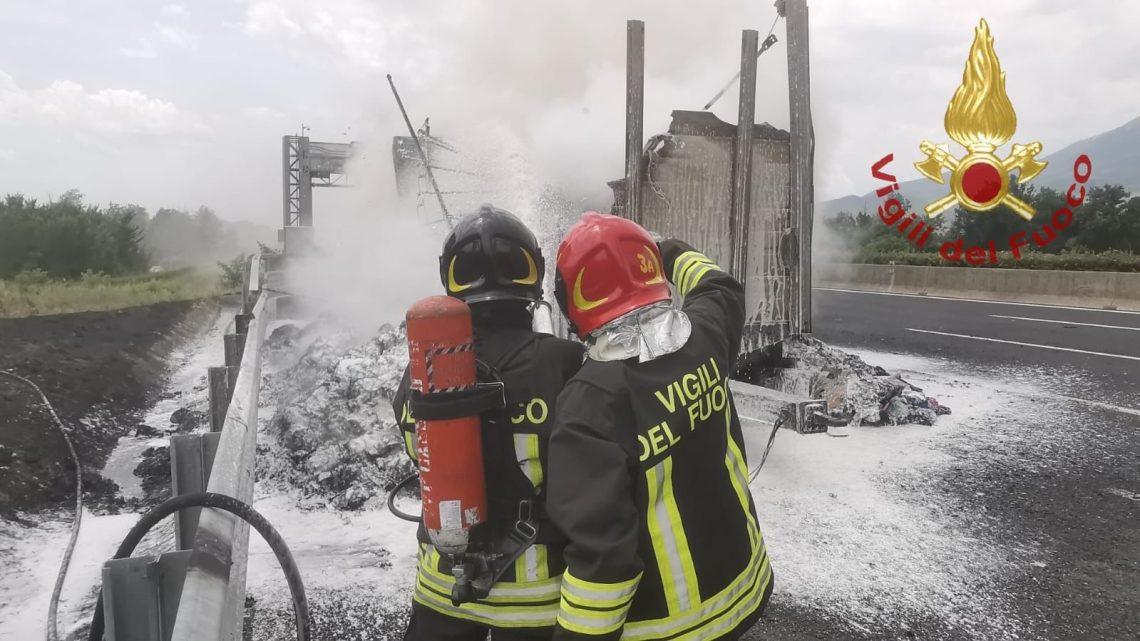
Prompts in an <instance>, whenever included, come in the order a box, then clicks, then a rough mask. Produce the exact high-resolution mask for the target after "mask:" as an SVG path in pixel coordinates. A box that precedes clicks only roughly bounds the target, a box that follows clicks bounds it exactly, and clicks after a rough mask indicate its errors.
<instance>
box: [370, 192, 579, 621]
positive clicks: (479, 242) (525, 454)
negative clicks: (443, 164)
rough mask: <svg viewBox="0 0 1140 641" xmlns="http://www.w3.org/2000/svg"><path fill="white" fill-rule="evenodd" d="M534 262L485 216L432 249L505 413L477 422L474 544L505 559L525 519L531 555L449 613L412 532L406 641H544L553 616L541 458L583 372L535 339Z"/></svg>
mask: <svg viewBox="0 0 1140 641" xmlns="http://www.w3.org/2000/svg"><path fill="white" fill-rule="evenodd" d="M544 270H545V262H544V260H543V256H542V252H541V250H540V249H539V246H538V243H537V241H536V240H535V237H534V234H533V233H531V231H530V230H529V229H527V227H526V226H525V225H524V224H523V223H522V222H521V221H520V220H519V219H518V218H516V217H515V216H514V215H512V214H510V213H509V212H506V211H503V210H501V209H496V208H494V207H491V206H489V205H484V206H483V207H482V208H480V209H479V210H478V211H477V212H475V213H473V214H470V215H468V216H466V217H464V218H463V219H462V220H460V221H459V223H458V224H457V225H456V226H455V229H454V230H452V232H451V234H450V235H448V237H447V240H446V241H445V242H444V245H443V253H442V254H441V255H440V257H439V275H440V280H441V281H442V283H443V286H444V288H445V289H446V292H447V294H448V295H450V296H454V297H456V298H459V299H460V300H463V301H464V302H466V303H467V304H468V305H470V307H471V314H472V321H473V325H474V331H475V351H476V355H477V357H478V359H479V361H480V362H481V364H484V365H485V366H486V367H485V369H486V370H489V371H492V372H494V376H495V377H496V378H500V379H501V380H502V382H503V383H504V388H505V390H506V397H507V398H506V400H507V407H506V409H505V410H492V411H489V412H485V413H484V414H482V415H481V418H482V425H483V458H484V475H485V482H486V489H487V500H488V509H489V511H490V517H489V519H488V521H489V523H488V525H489V528H486V529H485V530H484V531H483V532H481V533H480V534H479V535H478V536H479V538H480V541H479V543H480V544H481V545H484V546H490V549H492V550H493V551H494V552H499V551H500V550H503V551H506V552H508V553H509V552H510V550H504V548H506V547H509V543H508V542H507V541H505V539H504V535H505V533H506V532H507V530H508V528H510V527H512V526H513V525H514V524H515V523H516V522H517V521H518V520H519V519H520V512H521V511H522V510H526V511H528V512H530V514H531V518H532V520H533V521H534V522H535V523H536V524H537V527H538V533H537V538H536V539H535V543H534V544H533V545H530V546H528V547H526V549H525V551H524V552H523V553H522V554H520V555H519V556H518V558H517V560H516V561H515V562H514V567H513V568H510V569H508V570H507V571H506V573H505V574H504V575H503V577H502V578H501V579H500V581H499V582H497V583H496V584H495V586H494V587H493V588H492V589H491V592H490V594H489V595H487V596H486V597H485V598H483V599H479V600H477V601H474V602H467V603H462V604H460V605H454V604H453V603H452V601H451V595H452V588H453V587H454V585H455V578H454V577H453V575H452V572H451V570H452V568H451V566H450V563H449V561H448V559H447V557H445V556H443V555H441V554H439V553H438V552H437V551H436V550H435V549H434V548H433V547H432V545H431V542H430V540H429V538H428V536H427V532H426V531H425V530H424V528H423V526H422V525H421V526H420V529H419V532H418V535H417V537H418V539H419V543H420V553H419V570H418V573H417V577H416V586H415V595H414V599H413V603H412V618H411V621H410V622H409V624H408V630H407V633H406V634H405V640H406V641H429V640H430V641H450V640H456V641H459V640H462V641H468V640H470V641H474V640H476V639H479V640H482V639H486V637H487V634H488V632H489V631H490V632H491V633H492V638H493V639H495V640H510V639H519V640H522V639H528V640H529V639H536V640H537V639H549V638H550V635H551V633H552V627H553V626H554V622H555V619H556V618H557V616H558V599H559V589H560V586H561V582H562V571H563V569H564V568H565V565H564V563H563V560H562V548H563V545H564V542H563V539H562V537H561V535H560V534H558V532H557V531H556V530H555V528H553V527H552V526H551V524H550V523H549V521H548V520H547V518H546V512H545V507H544V506H545V499H546V449H547V443H548V439H549V435H550V427H551V425H552V424H553V421H554V409H555V401H556V399H557V397H558V394H559V392H560V391H561V390H562V386H563V384H564V383H565V382H566V381H567V380H569V379H570V377H572V376H573V375H574V374H575V373H576V372H577V371H578V368H579V367H580V366H581V364H582V356H583V348H582V346H581V345H579V344H577V343H574V342H571V341H567V340H562V339H558V338H554V337H553V336H549V335H546V334H540V333H536V332H534V331H533V330H532V329H531V318H532V315H531V314H532V309H533V307H534V306H535V305H537V304H539V303H540V302H541V301H542V280H543V275H544ZM409 397H410V390H409V375H408V372H407V371H405V372H404V378H403V381H402V382H401V384H400V387H399V389H398V390H397V392H396V396H395V398H394V399H393V402H392V409H393V411H394V412H395V415H396V418H397V422H398V425H399V427H400V428H401V429H402V430H403V433H404V442H405V445H406V449H407V453H408V456H410V457H412V459H413V460H415V457H416V453H415V428H416V424H415V419H414V417H413V416H411V412H410V410H409V402H408V401H409Z"/></svg>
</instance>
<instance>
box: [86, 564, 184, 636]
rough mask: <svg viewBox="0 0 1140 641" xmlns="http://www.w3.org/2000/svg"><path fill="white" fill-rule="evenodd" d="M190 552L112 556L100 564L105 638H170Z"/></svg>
mask: <svg viewBox="0 0 1140 641" xmlns="http://www.w3.org/2000/svg"><path fill="white" fill-rule="evenodd" d="M190 555H191V552H190V551H189V550H183V551H180V552H168V553H166V554H163V555H161V556H143V557H136V558H130V559H115V560H111V561H107V562H106V563H104V564H103V615H104V620H105V621H106V628H105V629H104V631H103V638H104V639H106V641H156V640H161V641H169V640H170V637H171V635H172V633H173V632H174V622H175V618H176V615H177V614H178V603H179V600H180V599H181V598H182V582H183V581H184V580H185V578H186V568H187V566H188V565H189V562H190Z"/></svg>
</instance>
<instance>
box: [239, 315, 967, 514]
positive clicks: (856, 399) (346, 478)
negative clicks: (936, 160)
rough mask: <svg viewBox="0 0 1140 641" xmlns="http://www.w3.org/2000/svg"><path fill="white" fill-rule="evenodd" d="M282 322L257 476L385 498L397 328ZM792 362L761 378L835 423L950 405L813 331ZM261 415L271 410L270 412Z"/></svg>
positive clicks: (396, 445) (307, 489) (309, 489)
mask: <svg viewBox="0 0 1140 641" xmlns="http://www.w3.org/2000/svg"><path fill="white" fill-rule="evenodd" d="M319 326H320V323H319V321H318V322H317V323H314V324H311V325H308V326H306V327H301V326H297V325H283V326H281V327H278V328H276V329H275V330H274V331H273V333H272V334H271V335H270V337H269V338H268V340H267V341H266V349H267V352H266V354H267V355H266V361H267V363H268V364H269V365H268V373H267V374H266V383H265V393H266V395H267V396H266V398H269V399H274V400H273V401H272V402H273V403H275V408H274V409H273V411H272V414H271V418H269V419H268V420H266V421H263V424H262V429H263V430H265V431H266V432H267V433H268V435H269V437H270V438H266V439H263V440H262V445H261V447H262V448H268V449H270V450H278V451H279V453H280V455H279V456H278V455H273V456H259V457H258V466H259V469H258V478H259V482H262V483H270V484H272V483H278V484H281V485H282V486H283V487H288V488H291V489H293V490H295V491H297V492H298V493H299V494H300V497H301V498H300V501H299V502H300V504H301V505H302V506H310V507H315V506H324V505H329V504H331V505H333V506H334V507H337V508H339V509H349V510H355V509H360V508H363V507H375V506H378V505H380V504H381V502H382V501H383V497H384V496H385V493H386V491H387V490H388V489H389V488H391V486H392V485H393V483H395V482H396V481H398V480H399V479H401V478H403V477H404V476H405V475H407V474H410V473H411V472H413V471H414V468H413V466H412V464H411V463H410V461H409V460H408V458H407V456H406V455H405V454H404V443H403V441H402V439H401V437H400V433H399V431H398V430H397V429H396V424H395V419H394V417H393V416H392V412H391V409H390V404H391V400H392V397H393V395H394V394H395V391H396V387H397V386H398V385H399V382H400V376H401V374H402V372H403V369H404V367H405V366H406V365H407V362H408V350H407V344H406V337H405V334H404V330H403V328H402V327H392V326H388V325H385V326H384V327H383V328H381V329H380V331H379V332H378V333H377V334H376V335H375V336H373V337H371V338H369V339H368V340H366V341H364V342H362V343H361V342H359V341H358V340H354V339H353V337H352V336H350V335H348V334H344V333H340V334H334V333H330V332H327V331H323V330H320V329H318V327H319ZM784 356H785V357H786V358H789V359H792V360H793V361H794V363H795V364H794V366H793V367H789V368H784V369H775V370H770V372H771V375H770V376H769V377H768V378H767V379H766V380H764V381H762V384H764V385H767V386H769V387H773V388H776V389H779V390H781V391H785V392H789V393H793V394H798V395H801V396H806V397H810V398H822V399H825V400H826V401H827V407H828V411H829V414H830V415H831V418H832V419H836V420H845V421H846V422H847V424H849V425H856V426H878V425H902V424H920V425H933V424H934V421H935V419H936V418H937V417H938V416H939V415H941V414H948V413H949V412H950V410H949V408H947V407H945V406H943V405H940V404H939V403H938V401H936V400H935V399H933V398H930V397H928V396H926V395H925V394H924V393H923V392H922V390H921V389H920V388H918V387H915V386H914V385H911V384H910V383H908V382H907V381H905V380H903V379H902V378H900V377H899V376H897V375H892V374H890V373H888V372H887V371H886V370H884V369H883V368H881V367H875V366H873V365H870V364H868V363H866V362H865V361H863V360H862V359H861V358H859V357H858V356H854V355H851V354H848V353H846V352H843V351H842V350H839V349H836V348H834V347H831V346H829V345H827V344H825V343H823V342H821V341H819V340H816V339H814V338H810V337H795V338H791V339H788V340H786V341H785V344H784ZM266 415H267V416H269V415H270V413H268V412H267V413H266Z"/></svg>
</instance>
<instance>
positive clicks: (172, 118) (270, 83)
mask: <svg viewBox="0 0 1140 641" xmlns="http://www.w3.org/2000/svg"><path fill="white" fill-rule="evenodd" d="M811 11H812V13H811V19H812V23H811V28H812V31H811V46H812V51H811V56H812V72H813V103H814V104H813V107H814V116H815V123H816V136H817V150H818V151H817V161H818V162H817V168H816V176H817V178H816V184H817V190H818V194H817V195H818V196H819V198H820V199H825V198H832V197H836V196H841V195H844V194H847V193H851V192H863V191H866V190H867V189H869V188H871V186H872V184H873V183H872V180H871V178H870V174H869V166H870V164H871V162H873V161H874V160H875V159H877V158H879V157H880V156H882V155H883V154H884V153H885V152H888V151H894V152H896V154H900V155H901V154H908V155H913V154H914V153H916V145H917V143H918V141H919V140H921V139H922V138H932V139H939V140H943V139H945V135H944V134H943V132H942V114H943V111H944V110H945V106H946V102H947V100H948V99H949V98H950V96H951V94H952V93H953V91H954V88H955V87H956V86H957V84H958V82H959V80H960V78H961V73H962V66H963V63H964V60H965V56H966V52H967V50H968V48H969V44H970V41H971V38H972V29H973V27H974V25H976V24H977V21H978V19H979V18H980V17H985V18H986V19H987V20H988V21H989V23H990V26H991V28H992V30H993V32H994V35H995V38H996V43H997V51H998V55H999V56H1000V58H1001V62H1002V65H1003V67H1004V69H1005V71H1006V73H1007V77H1008V85H1007V86H1008V91H1009V94H1010V97H1011V99H1012V100H1013V104H1014V107H1015V108H1016V110H1017V113H1018V117H1019V127H1018V133H1017V139H1019V140H1020V139H1026V140H1041V141H1042V142H1044V144H1045V147H1046V153H1048V151H1050V150H1056V149H1059V148H1060V147H1061V146H1063V145H1065V144H1068V143H1070V142H1073V141H1074V140H1077V139H1079V138H1083V137H1085V136H1088V135H1092V134H1095V133H1099V132H1101V131H1104V130H1106V129H1110V128H1113V127H1116V126H1119V125H1121V124H1123V123H1124V122H1126V121H1128V120H1130V119H1132V118H1134V117H1136V116H1138V115H1140V72H1138V71H1137V69H1138V68H1140V39H1137V38H1136V33H1135V29H1136V25H1138V24H1140V3H1135V2H1118V1H1108V0H1099V1H1098V0H1094V1H1090V2H1072V1H1071V0H1064V1H1062V0H1041V1H1030V0H1010V1H1006V2H1001V3H996V2H966V1H962V0H954V1H947V2H941V1H939V2H932V1H924V2H913V1H905V0H882V1H871V0H866V1H861V2H855V1H853V0H848V1H844V2H840V1H838V0H830V1H828V0H815V1H814V2H812V3H811ZM774 16H775V10H774V8H773V7H772V4H771V2H769V1H768V0H759V1H745V0H705V1H703V2H700V3H696V2H691V1H688V2H682V1H680V0H638V1H633V2H613V1H612V0H609V1H601V0H578V1H576V2H552V1H548V0H537V1H536V0H494V1H491V0H433V1H431V2H411V1H407V0H405V1H403V2H396V1H392V0H374V1H366V0H323V1H321V2H313V1H312V0H254V1H241V0H196V1H193V2H190V1H189V0H184V1H183V2H182V3H177V4H176V3H164V2H146V1H143V0H136V1H126V0H119V1H116V0H70V1H62V0H34V1H23V0H0V24H2V25H3V33H4V37H3V38H2V39H0V193H3V192H24V193H28V194H32V195H36V196H39V197H48V196H51V195H58V194H60V193H62V192H63V191H65V190H66V189H68V188H72V187H74V188H78V189H80V190H81V191H83V192H84V193H86V194H87V195H88V197H89V199H91V200H93V201H95V202H109V201H115V202H137V203H140V204H143V205H145V206H147V207H149V208H151V209H152V210H153V209H154V208H157V207H160V206H174V207H186V208H192V207H196V206H198V205H199V204H208V205H210V206H212V207H214V208H215V209H217V210H218V212H219V214H220V215H222V216H224V217H227V218H235V219H236V218H247V219H252V220H258V221H261V222H265V223H270V224H271V223H274V222H276V221H277V220H278V218H279V216H280V207H281V205H280V198H281V190H280V189H281V188H280V181H281V172H280V136H281V135H282V134H286V133H294V132H296V131H297V130H298V128H299V127H300V125H301V123H304V124H305V125H306V126H308V127H310V135H311V136H312V137H313V138H314V139H319V140H328V141H349V140H353V139H362V140H371V141H374V142H377V143H378V149H380V150H384V149H386V146H387V141H388V140H389V138H390V136H392V135H393V134H398V133H401V130H402V127H403V123H402V121H401V120H400V119H399V114H398V112H397V111H396V109H395V105H394V103H393V101H392V98H391V95H390V94H389V93H388V88H387V84H386V82H385V80H384V74H385V73H388V72H390V73H392V74H393V75H394V76H395V78H396V79H397V82H398V83H399V85H400V88H401V91H402V93H403V94H404V100H405V102H406V103H407V105H408V107H409V108H410V109H411V110H412V112H413V118H414V119H415V120H416V121H417V122H418V121H421V120H422V119H423V118H424V117H425V116H431V121H432V126H433V132H434V133H437V134H439V135H442V136H445V137H460V135H459V133H458V132H467V133H468V134H470V133H471V132H478V134H479V135H478V136H474V137H472V138H473V139H474V140H495V141H496V142H497V143H499V144H501V145H502V147H503V148H504V149H509V150H511V152H512V153H513V154H515V156H513V157H516V158H525V160H526V162H527V163H528V164H529V166H531V167H533V171H534V172H535V174H536V175H537V176H540V177H541V179H542V180H543V181H546V182H549V183H552V184H555V185H557V186H559V187H561V188H563V189H564V190H566V191H568V192H569V193H571V194H573V195H575V196H578V197H580V198H583V199H585V200H586V201H587V202H594V203H598V204H604V203H600V202H599V201H602V200H604V195H605V194H606V190H605V187H604V182H605V180H607V179H612V178H614V177H617V176H619V175H620V174H621V172H622V146H623V133H622V120H623V117H624V116H623V110H624V96H623V88H624V46H625V35H624V31H625V24H624V21H625V20H626V19H627V18H641V19H644V20H645V21H646V31H647V40H648V51H647V85H648V86H647V134H649V133H654V132H657V131H661V130H663V129H664V128H665V127H666V125H667V123H668V115H669V112H670V111H671V110H672V109H674V108H690V109H696V108H699V107H700V105H702V104H703V103H704V102H705V101H706V100H707V99H708V98H709V97H710V96H711V95H712V94H713V93H714V92H715V91H716V89H717V88H718V87H719V86H720V85H721V84H723V82H724V81H725V80H726V79H727V78H728V77H729V76H731V74H732V73H733V72H734V71H735V69H736V66H737V64H738V58H739V50H740V49H739V47H740V35H739V34H740V30H741V29H742V28H755V29H758V30H760V32H761V35H763V34H764V33H765V32H767V30H768V27H769V25H770V24H771V23H772V20H773V18H774ZM776 34H777V36H778V37H779V38H780V40H781V43H779V44H777V45H776V46H775V47H774V48H773V49H772V51H771V52H769V54H766V55H765V56H764V57H763V58H762V59H761V62H760V67H759V73H760V88H759V90H758V95H759V100H760V105H759V108H758V113H757V117H758V120H767V121H769V122H771V123H772V124H775V125H777V126H782V127H786V126H787V93H786V88H785V86H786V73H785V64H786V61H785V55H784V54H785V49H784V46H783V40H784V31H783V23H782V22H781V23H780V24H778V25H777V26H776ZM734 94H735V92H733V93H730V94H729V95H728V96H727V97H726V99H724V100H723V101H722V102H721V104H719V105H718V106H717V107H716V112H717V113H718V115H720V116H721V117H722V118H724V119H726V120H729V121H735V95H734ZM471 144H479V143H477V142H476V143H471ZM900 168H901V167H900ZM374 173H375V174H376V175H372V176H362V177H360V180H371V181H375V182H377V183H378V184H384V185H388V184H390V182H391V176H390V174H389V173H388V170H376V171H375V172H374ZM910 173H911V174H913V172H910Z"/></svg>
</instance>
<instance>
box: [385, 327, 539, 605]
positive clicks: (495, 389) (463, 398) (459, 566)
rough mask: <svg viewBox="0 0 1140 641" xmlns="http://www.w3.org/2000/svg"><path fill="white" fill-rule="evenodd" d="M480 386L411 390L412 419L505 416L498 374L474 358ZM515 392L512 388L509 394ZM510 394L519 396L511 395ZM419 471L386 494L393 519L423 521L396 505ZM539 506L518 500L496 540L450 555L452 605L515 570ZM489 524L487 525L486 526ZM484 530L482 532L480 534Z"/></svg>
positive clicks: (535, 534)
mask: <svg viewBox="0 0 1140 641" xmlns="http://www.w3.org/2000/svg"><path fill="white" fill-rule="evenodd" d="M527 346H528V344H524V345H523V346H521V347H520V348H518V349H516V350H515V351H513V352H512V353H511V354H509V355H508V356H507V358H506V359H505V360H506V361H509V360H510V359H511V358H513V357H514V356H515V355H517V354H518V352H520V351H522V349H523V348H525V347H527ZM476 365H477V370H478V376H479V382H477V383H476V384H475V385H474V386H472V387H470V388H469V389H464V390H450V391H434V392H433V391H429V392H427V393H424V392H421V391H419V390H411V395H410V398H409V404H410V407H409V409H410V411H411V415H412V416H414V417H416V420H417V421H420V420H450V419H454V418H460V417H465V416H472V415H483V414H484V413H487V412H503V411H504V410H505V409H506V408H507V398H508V394H507V386H506V383H505V382H504V380H503V376H502V374H501V373H500V372H499V371H498V370H497V369H496V368H495V367H493V366H491V365H489V364H488V363H486V362H485V361H483V360H479V359H476ZM512 391H514V390H512ZM511 396H517V393H516V394H512V395H511ZM419 478H420V476H419V472H416V473H413V474H410V475H408V476H407V477H406V478H404V479H403V480H401V481H400V482H399V483H397V484H396V485H395V487H393V488H392V490H391V491H390V492H389V493H388V509H389V510H390V511H391V512H392V514H394V515H395V516H396V517H398V518H400V519H403V520H405V521H411V522H414V523H421V524H422V523H423V517H422V515H420V516H416V515H412V514H408V513H406V512H403V511H402V510H400V509H399V508H397V507H396V503H395V500H396V495H397V494H398V493H399V492H400V491H401V490H403V489H405V488H407V487H410V486H411V484H412V482H413V481H417V480H419ZM539 518H540V504H539V503H538V502H536V501H535V500H534V499H523V500H520V501H519V502H518V512H517V518H516V519H515V520H514V523H513V524H512V525H511V526H510V527H509V528H507V529H506V531H505V532H503V533H500V536H496V537H495V540H493V541H491V542H489V543H487V544H486V545H483V546H480V547H481V548H482V549H478V550H467V551H465V552H463V553H462V554H457V555H449V556H450V560H451V562H452V570H451V571H452V575H453V576H454V577H455V585H454V586H453V588H452V591H451V602H452V604H454V605H460V604H462V603H469V602H473V601H477V600H479V599H484V598H486V597H487V595H488V594H490V592H491V588H492V587H493V586H494V585H495V583H497V582H499V580H501V579H502V577H503V575H504V574H506V573H507V571H508V570H510V569H511V568H513V567H514V564H515V561H517V560H518V559H519V558H520V557H521V556H522V555H523V554H524V553H526V550H527V548H529V547H530V546H532V545H534V543H535V542H536V541H537V540H538V538H539V531H540V527H539ZM488 525H489V524H488ZM484 531H485V530H484Z"/></svg>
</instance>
